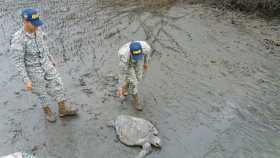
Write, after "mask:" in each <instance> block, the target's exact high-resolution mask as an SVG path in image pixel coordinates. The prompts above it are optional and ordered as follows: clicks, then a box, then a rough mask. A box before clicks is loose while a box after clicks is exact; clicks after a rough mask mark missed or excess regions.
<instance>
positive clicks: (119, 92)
mask: <svg viewBox="0 0 280 158" xmlns="http://www.w3.org/2000/svg"><path fill="white" fill-rule="evenodd" d="M117 96H118V97H122V96H123V89H122V87H120V88H118V90H117Z"/></svg>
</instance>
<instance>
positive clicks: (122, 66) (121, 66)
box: [118, 55, 128, 87]
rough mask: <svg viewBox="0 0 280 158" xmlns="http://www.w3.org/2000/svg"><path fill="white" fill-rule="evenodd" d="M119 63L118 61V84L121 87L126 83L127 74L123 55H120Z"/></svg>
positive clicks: (125, 60)
mask: <svg viewBox="0 0 280 158" xmlns="http://www.w3.org/2000/svg"><path fill="white" fill-rule="evenodd" d="M119 58H120V63H119V86H118V87H122V86H124V85H125V84H126V74H127V67H128V65H127V64H128V63H127V59H126V57H125V56H123V55H120V56H119Z"/></svg>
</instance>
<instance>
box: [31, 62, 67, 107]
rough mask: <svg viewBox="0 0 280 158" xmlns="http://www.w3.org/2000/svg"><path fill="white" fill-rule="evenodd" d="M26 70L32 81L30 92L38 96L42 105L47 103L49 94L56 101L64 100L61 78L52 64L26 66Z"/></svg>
mask: <svg viewBox="0 0 280 158" xmlns="http://www.w3.org/2000/svg"><path fill="white" fill-rule="evenodd" d="M26 71H27V74H28V77H29V79H30V80H31V81H32V93H34V94H35V95H37V96H38V98H39V101H40V104H41V105H42V106H46V105H48V97H49V96H50V97H51V98H52V99H54V100H55V101H56V102H60V101H63V100H65V94H64V89H63V84H62V80H61V78H60V75H59V73H58V72H57V71H56V69H55V67H54V66H52V65H51V64H48V66H47V68H43V67H26Z"/></svg>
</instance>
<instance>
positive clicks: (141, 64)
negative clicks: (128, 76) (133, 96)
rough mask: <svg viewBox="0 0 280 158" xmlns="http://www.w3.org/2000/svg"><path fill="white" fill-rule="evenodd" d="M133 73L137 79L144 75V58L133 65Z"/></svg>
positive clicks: (139, 79)
mask: <svg viewBox="0 0 280 158" xmlns="http://www.w3.org/2000/svg"><path fill="white" fill-rule="evenodd" d="M135 74H136V78H137V80H138V82H139V81H141V80H142V79H143V75H144V60H140V61H138V62H137V65H136V66H135Z"/></svg>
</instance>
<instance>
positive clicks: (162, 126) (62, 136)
mask: <svg viewBox="0 0 280 158" xmlns="http://www.w3.org/2000/svg"><path fill="white" fill-rule="evenodd" d="M0 4H1V5H0V6H1V8H0V9H1V10H0V11H1V12H0V36H1V38H0V45H1V50H0V55H1V56H0V65H1V66H0V75H1V77H0V84H1V87H2V90H1V91H0V108H1V110H0V117H1V118H0V133H1V134H0V155H6V154H9V153H13V152H16V151H23V150H24V151H29V152H33V153H34V154H36V155H37V156H39V157H48V158H78V157H79V158H86V157H96V158H101V157H104V158H110V157H129V158H130V157H134V156H135V155H136V154H137V153H138V152H139V151H140V148H129V147H126V146H124V145H122V144H121V143H119V142H118V141H117V139H116V137H115V133H114V131H113V130H112V129H110V128H107V127H106V123H107V121H109V120H111V119H113V118H115V117H116V116H117V115H119V114H130V115H134V116H139V117H143V118H146V119H148V120H151V121H152V122H153V123H154V124H155V125H156V126H157V127H158V129H159V131H160V136H161V138H162V140H163V148H162V149H161V150H155V151H154V152H153V153H151V154H150V155H149V157H150V158H156V157H158V158H159V157H160V158H170V157H178V158H179V157H184V158H185V157H186V158H279V157H280V132H279V130H280V107H279V104H280V99H279V91H280V82H279V81H280V69H279V66H280V60H279V56H280V55H279V54H278V55H277V54H275V53H274V54H271V53H270V52H269V51H268V50H267V49H266V48H265V46H264V45H263V43H262V42H261V40H260V39H259V38H258V37H259V36H257V35H256V34H255V33H254V32H253V31H248V29H245V28H243V27H237V26H236V25H234V24H232V23H230V22H228V21H227V20H221V19H219V17H216V16H215V15H216V14H215V12H216V10H214V9H213V10H212V9H209V8H205V7H203V6H201V5H187V4H185V3H183V2H180V1H177V2H173V1H168V0H165V1H164V2H162V3H155V2H152V1H148V0H142V1H136V0H135V1H129V2H127V1H123V0H117V1H113V0H105V1H100V0H96V1H89V0H88V1H86V0H83V1H78V2H77V1H76V0H62V1H57V0H56V1H51V2H50V1H40V2H36V1H34V2H30V1H20V2H18V1H8V0H6V1H1V2H0ZM30 6H33V7H38V8H40V9H41V11H42V18H43V19H44V21H45V25H44V27H43V30H44V31H45V32H46V33H47V34H48V36H49V38H50V41H49V47H50V51H51V53H52V54H53V55H54V56H55V59H56V61H57V62H58V67H57V69H58V71H59V72H60V73H61V75H62V76H63V80H64V83H65V87H66V90H67V94H68V96H69V99H70V100H71V101H72V102H73V103H75V104H77V105H78V106H79V108H80V116H79V117H78V118H75V119H65V120H61V121H59V122H57V123H55V124H49V123H47V122H45V121H44V117H43V113H42V111H41V109H40V106H39V105H37V100H36V97H34V96H33V95H31V94H29V93H27V92H25V91H24V90H22V89H23V88H24V87H23V85H22V82H21V80H20V78H19V77H18V76H16V71H15V68H14V66H13V65H12V64H11V62H10V61H9V59H8V57H7V56H8V55H9V51H8V48H9V42H10V37H11V35H12V34H13V33H14V32H15V31H16V30H18V29H19V28H20V27H21V21H20V18H19V13H20V9H21V8H22V7H30ZM133 39H140V40H147V41H148V42H149V43H150V44H151V45H152V47H153V52H152V61H151V66H150V70H149V72H148V74H147V76H145V79H144V81H143V82H142V83H141V88H140V95H141V97H142V102H143V105H144V111H143V112H136V111H135V110H134V109H133V108H132V107H131V105H130V101H129V99H128V100H127V101H124V102H121V101H120V100H119V99H118V98H116V97H115V90H116V84H117V70H118V69H117V65H118V58H117V50H118V48H119V47H120V46H121V45H122V44H124V43H126V42H128V41H130V40H133ZM51 103H53V102H51ZM52 107H53V108H55V109H57V107H56V106H55V104H54V103H53V105H52Z"/></svg>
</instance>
